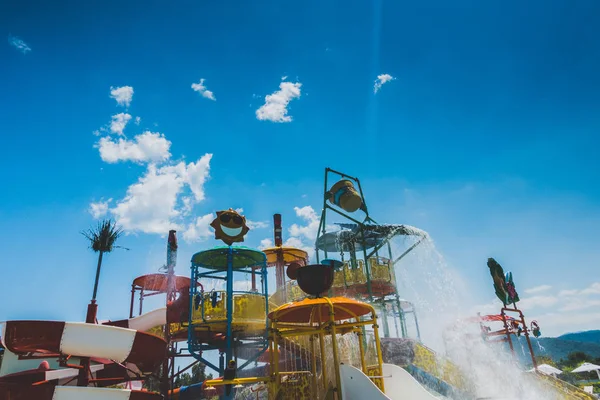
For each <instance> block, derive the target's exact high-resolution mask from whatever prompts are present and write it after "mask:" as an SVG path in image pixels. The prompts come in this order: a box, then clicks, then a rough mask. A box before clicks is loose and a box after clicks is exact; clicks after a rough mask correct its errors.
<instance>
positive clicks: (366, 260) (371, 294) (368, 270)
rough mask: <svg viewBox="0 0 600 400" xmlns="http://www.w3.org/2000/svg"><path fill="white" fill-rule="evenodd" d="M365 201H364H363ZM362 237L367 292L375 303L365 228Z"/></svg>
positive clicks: (361, 229) (361, 233) (361, 230)
mask: <svg viewBox="0 0 600 400" xmlns="http://www.w3.org/2000/svg"><path fill="white" fill-rule="evenodd" d="M363 201H364V200H363ZM360 236H361V237H362V245H363V254H364V258H365V273H366V275H367V291H368V292H369V301H371V302H372V301H373V288H372V286H371V266H370V265H369V260H368V259H367V249H366V247H367V246H366V240H365V231H364V230H363V227H362V226H361V227H360Z"/></svg>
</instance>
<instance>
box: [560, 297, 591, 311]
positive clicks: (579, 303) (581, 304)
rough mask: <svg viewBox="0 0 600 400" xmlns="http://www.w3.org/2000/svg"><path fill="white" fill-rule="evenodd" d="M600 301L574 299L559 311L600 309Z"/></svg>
mask: <svg viewBox="0 0 600 400" xmlns="http://www.w3.org/2000/svg"><path fill="white" fill-rule="evenodd" d="M599 306H600V300H590V299H582V298H574V299H570V300H568V301H567V302H566V303H565V304H564V306H562V307H561V308H559V311H576V310H583V309H586V308H590V307H599Z"/></svg>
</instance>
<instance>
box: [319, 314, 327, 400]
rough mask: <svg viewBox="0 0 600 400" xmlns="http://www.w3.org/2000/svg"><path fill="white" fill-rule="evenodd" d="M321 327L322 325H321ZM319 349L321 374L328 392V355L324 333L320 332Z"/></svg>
mask: <svg viewBox="0 0 600 400" xmlns="http://www.w3.org/2000/svg"><path fill="white" fill-rule="evenodd" d="M319 325H320V324H319ZM319 347H320V348H321V374H322V375H323V389H325V392H327V365H326V358H325V357H326V355H327V352H326V351H325V337H324V336H323V332H322V331H321V332H319Z"/></svg>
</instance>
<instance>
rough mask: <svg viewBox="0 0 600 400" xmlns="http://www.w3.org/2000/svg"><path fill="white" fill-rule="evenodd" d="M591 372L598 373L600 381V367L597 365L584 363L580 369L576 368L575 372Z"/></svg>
mask: <svg viewBox="0 0 600 400" xmlns="http://www.w3.org/2000/svg"><path fill="white" fill-rule="evenodd" d="M591 371H596V372H597V373H598V378H599V379H600V365H596V364H592V363H587V362H585V363H583V364H581V365H580V366H579V367H577V368H575V369H574V370H573V371H571V372H574V373H579V372H591Z"/></svg>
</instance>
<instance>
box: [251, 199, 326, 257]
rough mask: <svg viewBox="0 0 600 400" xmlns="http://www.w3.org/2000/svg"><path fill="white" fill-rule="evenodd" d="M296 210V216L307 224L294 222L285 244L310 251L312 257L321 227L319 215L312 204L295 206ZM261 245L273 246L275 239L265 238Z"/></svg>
mask: <svg viewBox="0 0 600 400" xmlns="http://www.w3.org/2000/svg"><path fill="white" fill-rule="evenodd" d="M294 211H295V212H296V216H297V217H299V218H300V219H302V220H303V221H304V222H305V224H304V225H300V224H292V225H291V226H290V227H289V229H288V232H289V234H290V237H289V238H288V239H287V240H285V241H284V243H283V244H284V246H290V247H296V248H298V249H302V250H304V251H306V252H307V253H308V256H309V257H312V256H313V255H314V253H315V248H314V241H315V239H316V238H317V231H318V229H319V222H320V219H319V216H318V215H317V213H316V212H315V210H314V209H313V208H312V207H311V206H304V207H294ZM329 228H332V227H329ZM260 246H261V248H266V247H272V246H273V241H272V240H271V239H263V240H262V241H261V242H260Z"/></svg>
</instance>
